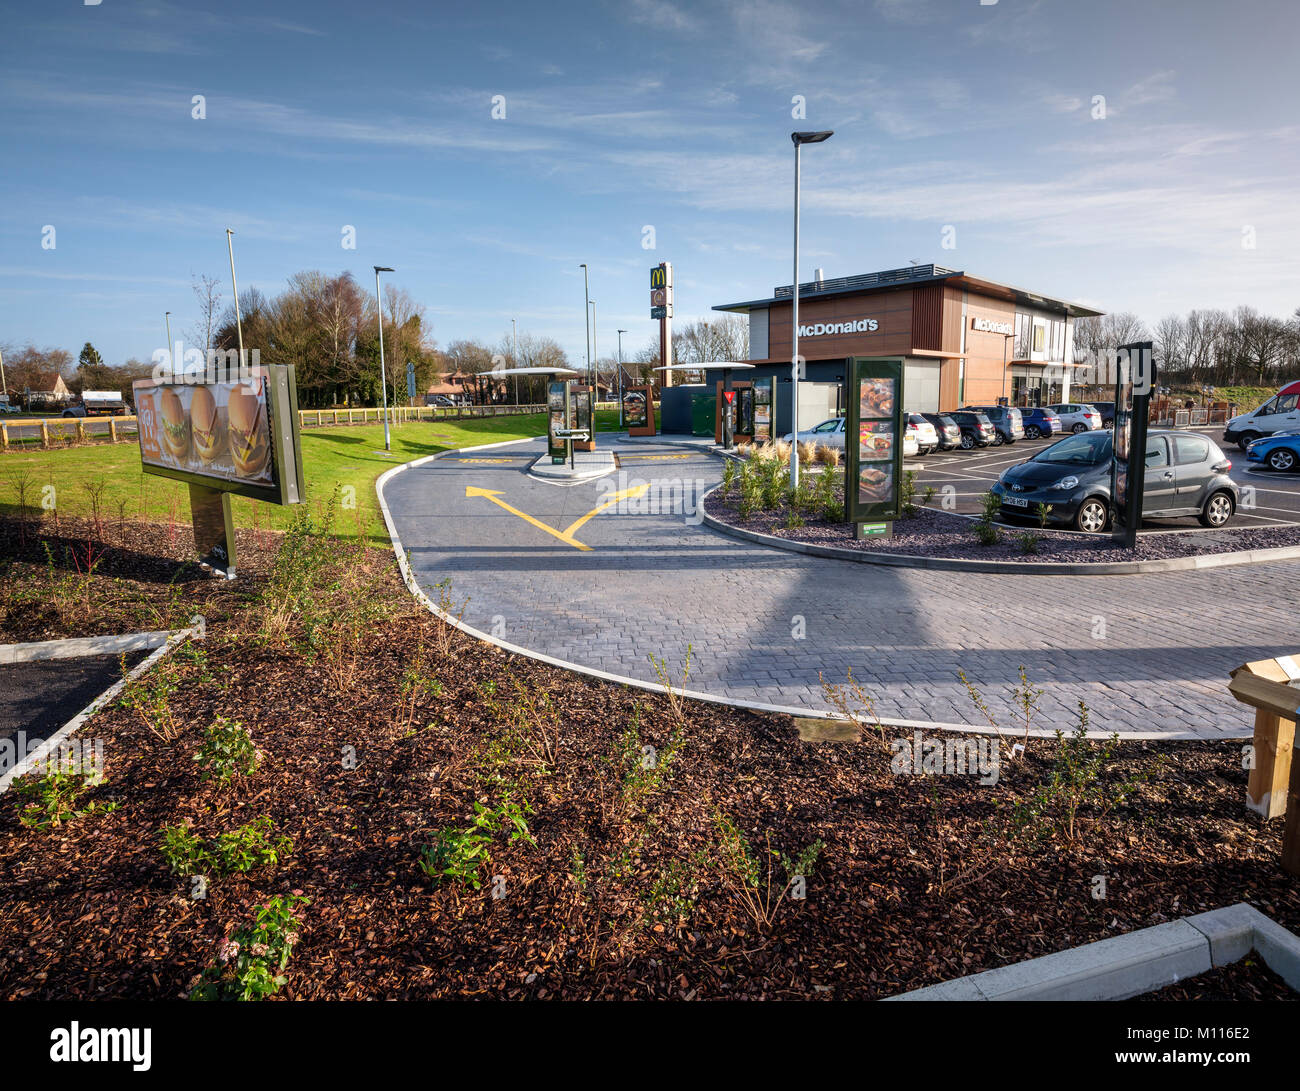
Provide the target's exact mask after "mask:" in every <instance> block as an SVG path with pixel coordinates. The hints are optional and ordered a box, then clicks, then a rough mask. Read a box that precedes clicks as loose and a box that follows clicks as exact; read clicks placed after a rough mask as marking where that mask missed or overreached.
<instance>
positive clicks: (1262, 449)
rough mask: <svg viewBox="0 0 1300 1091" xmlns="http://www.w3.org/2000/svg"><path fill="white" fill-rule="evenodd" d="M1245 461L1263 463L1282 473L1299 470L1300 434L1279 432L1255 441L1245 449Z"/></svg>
mask: <svg viewBox="0 0 1300 1091" xmlns="http://www.w3.org/2000/svg"><path fill="white" fill-rule="evenodd" d="M1246 461H1248V462H1263V463H1265V464H1267V465H1268V466H1270V467H1271V468H1272V469H1274V470H1282V471H1284V472H1285V471H1289V470H1296V469H1300V432H1279V433H1278V434H1277V435H1275V436H1265V437H1264V438H1263V439H1257V440H1255V442H1254V443H1252V444H1251V445H1250V446H1249V447H1247V448H1246Z"/></svg>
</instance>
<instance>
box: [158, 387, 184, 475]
mask: <svg viewBox="0 0 1300 1091" xmlns="http://www.w3.org/2000/svg"><path fill="white" fill-rule="evenodd" d="M162 440H163V446H164V447H165V448H166V449H167V452H168V454H170V455H171V456H172V457H173V458H177V459H184V458H185V457H186V456H187V455H188V454H189V453H190V418H189V416H188V415H187V414H186V412H185V406H183V405H182V404H181V399H180V397H179V395H177V393H176V391H174V390H172V389H170V388H167V389H164V390H163V392H162Z"/></svg>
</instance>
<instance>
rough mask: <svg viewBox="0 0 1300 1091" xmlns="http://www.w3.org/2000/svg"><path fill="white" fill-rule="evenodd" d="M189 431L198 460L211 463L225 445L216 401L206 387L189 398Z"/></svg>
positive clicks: (224, 433) (224, 434)
mask: <svg viewBox="0 0 1300 1091" xmlns="http://www.w3.org/2000/svg"><path fill="white" fill-rule="evenodd" d="M190 429H191V435H192V436H193V439H194V450H195V451H196V452H197V453H198V456H199V458H201V459H202V460H203V461H204V462H212V461H213V460H214V459H215V458H216V457H217V455H219V454H220V453H221V449H222V447H223V446H224V445H225V439H226V429H225V426H224V425H223V424H222V422H221V415H220V413H219V412H218V411H217V399H216V398H214V397H213V396H212V391H211V390H209V389H208V388H207V387H206V386H200V387H198V388H197V389H196V390H195V391H194V395H193V397H191V398H190Z"/></svg>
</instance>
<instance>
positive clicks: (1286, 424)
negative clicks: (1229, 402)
mask: <svg viewBox="0 0 1300 1091" xmlns="http://www.w3.org/2000/svg"><path fill="white" fill-rule="evenodd" d="M1296 427H1300V382H1296V383H1288V384H1287V385H1286V386H1284V387H1283V388H1282V389H1281V390H1279V391H1278V392H1277V393H1276V394H1274V395H1273V397H1271V398H1269V400H1268V401H1266V402H1265V403H1264V404H1263V405H1261V406H1258V407H1257V408H1255V409H1252V410H1251V411H1250V412H1249V413H1239V414H1238V415H1237V416H1235V417H1233V418H1232V419H1231V420H1229V421H1228V423H1227V424H1226V425H1224V427H1223V442H1224V443H1235V444H1237V446H1238V447H1240V448H1241V449H1242V450H1243V451H1245V450H1248V449H1249V447H1250V445H1251V444H1252V443H1254V442H1255V440H1257V439H1263V438H1264V437H1265V436H1271V435H1273V434H1274V433H1275V432H1284V431H1286V430H1287V429H1290V428H1296Z"/></svg>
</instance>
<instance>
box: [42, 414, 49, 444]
mask: <svg viewBox="0 0 1300 1091" xmlns="http://www.w3.org/2000/svg"><path fill="white" fill-rule="evenodd" d="M49 445H50V422H49V421H47V420H46V419H45V418H44V417H42V418H41V446H42V447H48V446H49Z"/></svg>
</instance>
